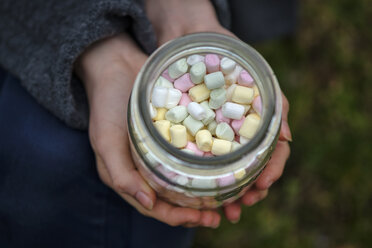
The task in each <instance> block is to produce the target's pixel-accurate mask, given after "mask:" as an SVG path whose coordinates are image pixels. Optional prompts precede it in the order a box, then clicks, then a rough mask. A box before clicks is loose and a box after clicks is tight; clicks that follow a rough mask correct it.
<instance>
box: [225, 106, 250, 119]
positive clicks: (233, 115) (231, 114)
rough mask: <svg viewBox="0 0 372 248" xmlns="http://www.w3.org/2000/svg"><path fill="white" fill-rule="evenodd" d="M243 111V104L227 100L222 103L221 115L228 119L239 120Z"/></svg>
mask: <svg viewBox="0 0 372 248" xmlns="http://www.w3.org/2000/svg"><path fill="white" fill-rule="evenodd" d="M244 111H245V108H244V106H243V105H240V104H237V103H232V102H227V103H225V104H224V105H222V115H223V116H224V117H226V118H229V119H234V120H240V119H241V118H242V117H243V114H244Z"/></svg>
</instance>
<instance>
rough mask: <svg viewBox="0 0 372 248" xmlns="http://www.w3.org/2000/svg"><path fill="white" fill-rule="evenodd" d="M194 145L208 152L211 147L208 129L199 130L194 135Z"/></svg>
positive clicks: (210, 136) (210, 135)
mask: <svg viewBox="0 0 372 248" xmlns="http://www.w3.org/2000/svg"><path fill="white" fill-rule="evenodd" d="M195 139H196V145H197V146H198V148H199V149H200V150H202V151H203V152H210V151H211V149H212V143H213V140H212V134H211V133H210V132H209V131H208V130H200V131H198V132H197V133H196V136H195Z"/></svg>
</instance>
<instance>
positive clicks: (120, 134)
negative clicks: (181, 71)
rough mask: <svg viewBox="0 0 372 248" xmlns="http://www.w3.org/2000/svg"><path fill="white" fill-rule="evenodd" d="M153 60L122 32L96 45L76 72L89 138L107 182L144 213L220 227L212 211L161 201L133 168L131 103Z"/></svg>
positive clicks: (82, 58) (170, 220)
mask: <svg viewBox="0 0 372 248" xmlns="http://www.w3.org/2000/svg"><path fill="white" fill-rule="evenodd" d="M146 59H147V56H146V55H145V54H143V53H142V52H141V51H140V49H139V48H138V47H137V46H136V44H135V43H134V42H133V41H132V39H131V38H130V37H129V36H128V35H126V34H121V35H117V36H114V37H112V38H109V39H106V40H102V41H100V42H97V43H96V44H93V45H92V46H90V47H89V48H88V49H87V50H86V51H85V52H84V53H83V54H82V55H81V56H80V57H79V59H78V60H77V62H76V64H75V71H76V73H77V74H78V76H79V77H80V79H81V80H82V81H83V83H84V86H85V89H86V92H87V95H88V101H89V108H90V120H89V137H90V141H91V144H92V147H93V150H94V152H95V155H96V162H97V170H98V173H99V176H100V178H101V180H102V181H103V182H104V183H105V184H106V185H108V186H109V187H111V188H112V189H113V190H114V191H115V192H116V193H117V194H119V195H120V196H121V197H122V198H123V199H124V200H126V201H127V202H128V203H129V204H131V205H132V206H133V207H135V208H136V209H137V210H138V211H139V212H140V213H142V214H144V215H146V216H150V217H152V218H155V219H157V220H159V221H162V222H164V223H167V224H169V225H172V226H178V225H185V226H197V225H202V226H209V227H217V226H218V225H219V222H220V216H219V215H218V214H216V213H215V212H212V211H199V210H196V209H191V208H181V207H175V206H173V205H171V204H168V203H166V202H164V201H162V200H161V199H156V194H155V192H154V191H153V190H152V189H151V188H150V187H149V185H148V184H147V183H146V182H145V181H144V180H143V178H142V177H141V175H140V174H139V173H138V171H137V170H136V168H135V166H134V165H133V162H132V159H131V155H130V152H129V140H128V136H127V119H126V117H127V104H128V101H129V96H130V92H131V89H132V85H133V83H134V80H135V77H136V74H137V73H138V71H139V70H140V68H141V67H142V65H143V63H144V62H145V60H146Z"/></svg>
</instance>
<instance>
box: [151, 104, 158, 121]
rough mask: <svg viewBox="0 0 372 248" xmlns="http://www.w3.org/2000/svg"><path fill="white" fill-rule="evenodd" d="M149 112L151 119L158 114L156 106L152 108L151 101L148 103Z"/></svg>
mask: <svg viewBox="0 0 372 248" xmlns="http://www.w3.org/2000/svg"><path fill="white" fill-rule="evenodd" d="M149 112H150V116H151V119H154V118H155V117H156V116H157V115H158V111H156V108H154V106H152V104H151V103H149Z"/></svg>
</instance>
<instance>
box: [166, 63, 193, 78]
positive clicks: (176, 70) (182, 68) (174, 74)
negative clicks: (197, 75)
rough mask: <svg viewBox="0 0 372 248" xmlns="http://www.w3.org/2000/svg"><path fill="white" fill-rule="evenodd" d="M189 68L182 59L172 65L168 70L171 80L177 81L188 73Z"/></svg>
mask: <svg viewBox="0 0 372 248" xmlns="http://www.w3.org/2000/svg"><path fill="white" fill-rule="evenodd" d="M188 68H189V66H188V65H187V63H186V59H185V58H183V59H180V60H177V61H176V62H174V63H173V64H171V65H170V66H169V68H168V74H169V76H170V77H171V78H173V79H176V78H179V77H180V76H182V75H183V74H185V73H186V72H187V69H188Z"/></svg>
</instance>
